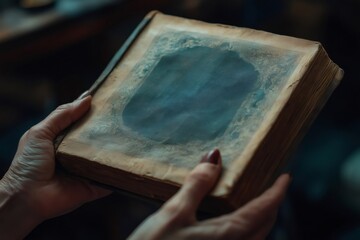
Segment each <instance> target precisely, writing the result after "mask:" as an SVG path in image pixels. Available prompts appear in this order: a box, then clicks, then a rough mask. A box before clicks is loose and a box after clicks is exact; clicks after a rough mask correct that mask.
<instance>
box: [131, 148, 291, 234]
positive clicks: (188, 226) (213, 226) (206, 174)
mask: <svg viewBox="0 0 360 240" xmlns="http://www.w3.org/2000/svg"><path fill="white" fill-rule="evenodd" d="M220 172H221V156H220V152H219V151H218V150H215V151H212V152H211V153H209V154H208V155H207V156H205V157H204V158H203V159H202V161H201V163H200V164H199V165H197V166H196V167H195V168H194V170H193V171H192V172H191V173H190V174H189V176H188V177H187V178H186V180H185V182H184V185H183V186H182V187H181V189H180V190H179V192H178V193H176V194H175V195H174V196H173V197H172V198H171V199H170V200H168V201H167V202H166V203H165V204H164V205H163V206H162V207H161V208H160V210H159V211H157V212H156V213H155V214H153V215H152V216H150V217H149V218H148V219H147V220H145V221H144V222H143V223H142V224H141V225H140V226H139V227H138V228H137V229H136V230H135V232H134V233H133V234H132V235H131V236H130V239H133V240H134V239H206V240H211V239H229V240H231V239H254V240H255V239H256V240H258V239H264V238H265V237H266V236H267V234H268V233H269V231H270V230H271V228H272V226H273V224H274V222H275V220H276V214H277V210H278V208H279V206H280V203H281V201H282V199H283V198H284V196H285V192H286V189H287V187H288V185H289V183H290V177H289V175H288V174H283V175H281V176H280V177H279V178H278V179H277V181H276V182H275V183H274V184H273V186H272V187H271V188H269V189H268V190H267V191H265V192H264V193H263V194H262V195H260V196H259V197H257V198H255V199H254V200H252V201H250V202H249V203H247V204H246V205H245V206H243V207H241V208H240V209H238V210H236V211H234V212H232V213H230V214H226V215H222V216H220V217H217V218H213V219H209V220H205V221H197V220H196V216H195V214H196V209H197V208H198V206H199V204H200V202H201V201H202V199H203V198H204V196H205V195H206V194H207V193H208V192H209V191H210V190H211V189H212V188H213V186H214V185H215V183H216V182H217V179H218V178H219V176H220Z"/></svg>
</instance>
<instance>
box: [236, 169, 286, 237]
mask: <svg viewBox="0 0 360 240" xmlns="http://www.w3.org/2000/svg"><path fill="white" fill-rule="evenodd" d="M290 181H291V178H290V175H289V174H283V175H281V176H280V177H279V178H278V179H277V180H276V181H275V183H274V184H273V185H272V187H271V188H269V189H268V190H266V191H265V192H264V193H263V194H261V195H260V196H259V197H257V198H255V199H254V200H252V201H250V202H249V203H248V204H246V205H245V206H244V207H242V208H240V209H239V210H237V211H235V212H234V213H232V214H231V215H230V221H231V222H232V223H233V224H232V225H233V226H232V229H233V230H232V232H233V233H234V236H239V233H241V235H242V236H254V235H255V236H258V234H260V235H261V236H266V235H267V234H268V232H269V231H270V229H271V227H272V226H273V224H274V222H275V220H276V215H277V211H278V208H279V206H280V204H281V202H282V200H283V199H284V197H285V193H286V190H287V188H288V186H289V184H290ZM239 225H241V226H239ZM230 232H231V231H230ZM260 232H261V233H260Z"/></svg>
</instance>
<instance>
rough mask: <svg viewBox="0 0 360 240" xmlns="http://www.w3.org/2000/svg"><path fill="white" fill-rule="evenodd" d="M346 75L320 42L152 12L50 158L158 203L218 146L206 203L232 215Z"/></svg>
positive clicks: (261, 185) (267, 178) (268, 178)
mask: <svg viewBox="0 0 360 240" xmlns="http://www.w3.org/2000/svg"><path fill="white" fill-rule="evenodd" d="M342 75H343V74H342V70H341V69H340V68H339V67H338V66H337V65H336V64H334V63H333V62H332V61H331V60H330V58H329V57H328V55H327V53H326V52H325V50H324V49H323V47H322V46H321V44H320V43H318V42H313V41H308V40H303V39H298V38H294V37H288V36H280V35H276V34H272V33H268V32H264V31H258V30H253V29H246V28H238V27H231V26H224V25H219V24H209V23H205V22H200V21H195V20H189V19H184V18H179V17H174V16H168V15H164V14H162V13H159V12H151V13H149V14H148V15H147V16H146V17H145V19H144V20H143V21H142V22H141V23H140V25H139V26H138V28H137V29H136V30H135V31H134V33H133V34H132V35H131V36H130V37H129V39H128V41H127V42H126V43H125V44H124V46H123V47H122V48H121V49H120V50H119V52H118V53H117V54H116V55H115V57H114V58H113V60H112V61H111V62H110V64H109V65H108V67H107V68H106V69H105V71H104V72H103V74H102V75H101V76H100V77H99V79H98V80H97V81H96V82H95V84H94V85H93V86H92V87H91V89H90V91H91V92H92V95H93V102H92V108H91V110H90V112H89V113H88V114H87V115H86V116H85V117H84V118H83V119H82V120H81V121H80V122H78V123H77V124H75V125H74V126H73V127H72V128H71V129H70V131H69V132H68V133H67V134H66V136H65V137H64V138H63V140H62V141H61V143H60V144H59V145H58V148H57V151H56V156H57V159H58V160H59V162H60V163H61V164H62V166H63V167H64V168H65V169H66V170H68V171H69V172H71V173H73V174H76V175H79V176H82V177H85V178H88V179H91V180H93V181H96V182H99V183H102V184H105V185H108V186H112V187H115V188H119V189H122V190H124V191H128V192H131V193H134V194H138V195H140V196H144V197H149V198H154V199H160V200H166V199H168V198H169V197H170V196H172V195H173V194H174V193H175V192H176V191H177V190H178V188H179V187H180V186H181V184H182V182H183V181H184V178H185V176H186V175H187V174H188V173H189V171H191V169H192V168H193V167H194V166H195V165H196V164H198V162H199V160H200V158H201V156H202V155H203V154H205V153H206V152H208V151H210V150H212V149H214V148H219V149H220V150H221V153H222V157H223V165H224V170H223V173H222V177H221V179H220V181H219V183H218V184H217V186H216V187H215V189H214V190H213V191H212V193H211V194H210V195H209V196H208V197H207V199H206V200H205V201H204V203H203V205H202V207H203V208H204V209H212V211H217V212H224V211H229V210H232V209H235V208H237V207H239V206H241V205H242V204H244V203H245V202H247V201H249V200H250V199H252V198H253V197H255V196H257V195H259V194H260V193H261V192H262V191H263V190H264V189H265V188H266V187H268V186H269V185H270V184H271V183H272V182H273V180H274V178H275V177H276V176H277V175H278V174H279V171H280V169H281V167H282V166H283V165H284V163H285V161H286V159H287V157H288V155H289V153H291V151H292V150H293V148H294V146H295V145H296V143H297V142H298V141H299V140H300V139H301V137H302V136H303V135H304V132H305V130H306V129H307V127H308V126H309V124H310V123H311V122H312V120H313V119H314V118H315V117H316V115H317V113H318V112H319V110H320V109H321V108H322V106H323V105H324V104H325V102H326V100H327V99H328V97H329V96H330V94H331V93H332V92H333V90H334V88H335V87H336V86H337V85H338V83H339V81H340V80H341V78H342Z"/></svg>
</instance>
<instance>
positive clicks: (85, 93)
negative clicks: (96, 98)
mask: <svg viewBox="0 0 360 240" xmlns="http://www.w3.org/2000/svg"><path fill="white" fill-rule="evenodd" d="M89 95H90V92H89V91H85V92H83V93H82V94H81V95H80V96H79V97H78V98H77V99H76V100H81V99H83V98H86V97H87V96H89Z"/></svg>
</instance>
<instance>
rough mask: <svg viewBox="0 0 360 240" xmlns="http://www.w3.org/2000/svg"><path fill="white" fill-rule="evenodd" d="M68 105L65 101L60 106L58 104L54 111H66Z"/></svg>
mask: <svg viewBox="0 0 360 240" xmlns="http://www.w3.org/2000/svg"><path fill="white" fill-rule="evenodd" d="M69 107H70V104H69V103H67V104H62V105H60V106H58V107H57V108H56V109H55V112H62V111H66V110H67V109H69Z"/></svg>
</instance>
